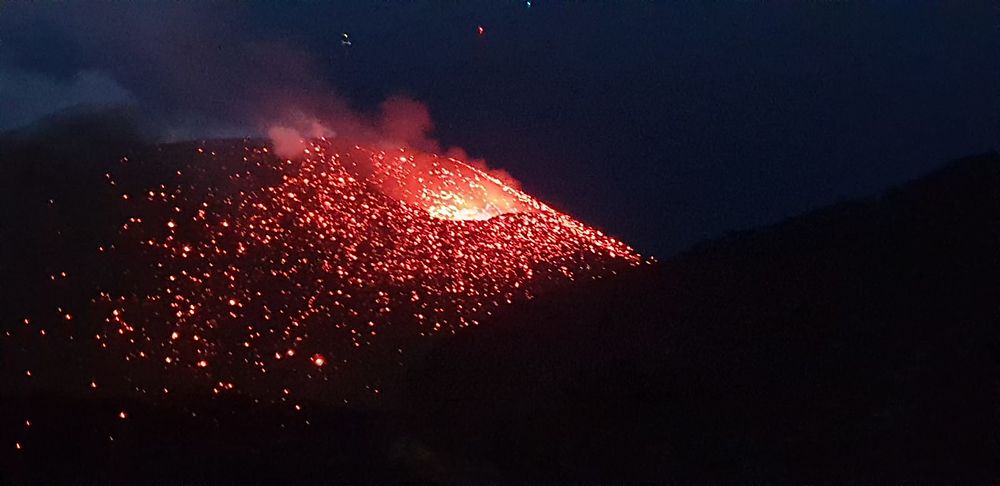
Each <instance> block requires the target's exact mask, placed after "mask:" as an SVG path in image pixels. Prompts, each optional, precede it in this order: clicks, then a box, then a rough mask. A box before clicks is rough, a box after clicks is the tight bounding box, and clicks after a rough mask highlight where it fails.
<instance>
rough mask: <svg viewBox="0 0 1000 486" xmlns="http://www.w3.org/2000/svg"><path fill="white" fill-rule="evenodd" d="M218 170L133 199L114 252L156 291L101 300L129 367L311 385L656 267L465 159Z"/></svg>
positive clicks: (311, 162)
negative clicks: (566, 291)
mask: <svg viewBox="0 0 1000 486" xmlns="http://www.w3.org/2000/svg"><path fill="white" fill-rule="evenodd" d="M216 153H217V152H216V151H210V150H202V151H199V152H198V155H196V156H194V157H197V159H198V160H197V162H196V163H192V164H190V165H188V166H185V167H183V168H182V170H178V171H177V176H176V178H175V179H174V180H172V181H171V180H167V181H163V182H162V183H160V184H159V185H158V186H157V187H153V188H150V189H149V190H148V191H144V193H145V194H147V196H148V197H144V198H132V199H129V200H124V199H122V200H120V201H121V203H122V205H123V207H124V208H125V211H127V213H128V214H133V215H135V216H133V217H131V218H129V223H128V224H126V225H124V226H123V229H122V230H121V234H120V238H119V239H120V241H119V243H118V244H116V245H115V249H116V252H112V253H114V254H119V253H120V254H121V255H122V256H121V258H128V259H129V260H128V261H127V263H126V264H127V265H128V266H129V268H138V269H142V271H143V272H145V273H143V278H145V279H149V282H148V283H144V284H143V285H142V286H141V287H139V289H140V290H136V291H135V293H133V294H125V295H111V294H103V295H102V302H104V304H105V305H107V307H108V309H107V314H106V316H107V317H106V322H107V324H108V327H107V331H106V333H105V334H104V336H103V337H104V338H107V339H114V340H116V341H117V342H118V345H117V346H118V349H123V350H124V352H125V354H126V360H127V361H129V362H130V363H136V362H149V363H158V364H159V366H162V367H164V368H166V369H169V370H178V371H180V370H186V372H187V373H189V374H192V375H199V376H207V375H211V376H212V380H213V381H210V382H209V383H210V386H212V387H215V388H217V386H216V385H217V383H219V382H224V383H238V382H240V385H239V388H240V389H246V387H245V386H244V383H245V382H246V380H247V379H248V378H247V377H248V376H256V377H258V378H253V379H254V380H263V379H265V378H266V377H269V376H272V375H274V374H275V370H279V369H292V368H295V367H296V366H300V365H307V366H304V367H303V368H302V369H303V370H309V371H302V372H298V373H295V374H294V376H295V377H297V378H296V379H316V378H321V379H325V377H326V376H327V374H329V373H334V372H336V371H337V370H339V369H343V368H344V367H346V366H350V365H351V364H352V363H356V362H358V361H359V360H363V359H365V358H364V356H366V355H365V354H364V352H363V351H364V350H365V349H367V348H370V347H375V346H378V345H379V344H380V343H381V342H383V341H385V342H386V343H387V344H386V346H387V347H389V348H390V349H391V350H392V351H393V352H394V351H395V350H396V348H397V347H399V346H402V344H399V343H403V342H405V341H404V340H402V337H401V336H410V335H412V336H430V335H434V334H438V333H442V332H449V333H451V332H455V331H456V330H458V329H461V328H466V327H471V326H476V325H478V324H479V323H480V322H481V321H482V320H484V319H486V318H488V317H489V316H490V315H492V314H493V313H494V312H496V311H497V310H498V309H500V308H501V307H503V306H506V305H509V304H511V303H513V302H515V301H518V300H524V299H530V298H532V297H534V296H535V295H537V294H538V293H541V292H545V291H547V290H549V289H553V288H557V287H559V286H561V285H567V284H569V283H571V282H574V281H577V280H592V279H599V278H604V277H607V276H610V275H614V274H616V273H617V272H619V271H621V270H624V269H627V268H630V267H634V266H637V265H639V264H641V263H642V258H641V257H640V255H638V254H637V253H636V252H635V251H634V250H633V249H632V248H630V247H629V246H628V245H626V244H625V243H622V242H621V241H619V240H616V239H614V238H612V237H609V236H607V235H604V234H603V233H601V232H600V231H598V230H596V229H594V228H591V227H589V226H587V225H585V224H583V223H581V222H579V221H577V220H575V219H573V218H572V217H570V216H568V215H566V214H563V213H561V212H558V211H556V210H554V209H552V208H550V207H549V206H547V205H545V204H543V203H542V202H540V201H538V200H536V199H535V198H533V197H531V196H529V195H528V194H525V193H524V192H522V191H520V190H517V189H515V188H513V187H510V186H509V185H506V184H504V183H503V182H502V181H501V180H499V179H497V178H496V177H493V176H491V175H490V174H487V173H486V172H484V171H482V170H479V169H477V168H475V167H472V166H470V165H468V164H465V163H464V162H462V161H459V160H455V159H450V158H444V157H438V156H434V155H428V154H422V153H415V152H411V151H407V150H402V149H399V150H394V151H389V152H386V151H380V150H371V149H366V148H362V147H359V146H355V147H352V148H349V149H346V150H343V149H337V148H335V147H334V146H333V145H332V144H331V143H327V142H325V141H322V140H318V141H313V142H311V143H310V144H309V146H308V147H307V149H306V150H305V151H304V157H302V158H301V160H294V161H293V160H287V159H279V158H277V157H275V156H274V155H273V153H271V151H270V150H268V149H267V148H266V147H255V146H245V147H235V148H233V149H232V150H231V151H229V153H226V154H225V155H226V158H222V156H217V155H216ZM238 159H239V160H238ZM128 170H136V171H138V173H142V171H143V170H144V169H143V167H142V164H141V163H140V162H138V161H136V160H130V162H129V164H128V166H127V167H126V166H123V167H122V171H125V172H127V171H128ZM181 174H183V176H181ZM168 223H169V224H168ZM180 336H191V338H190V339H188V338H184V339H179V337H180ZM394 339H395V341H394ZM407 339H409V338H407ZM388 343H392V344H388ZM399 352H400V353H402V352H403V350H402V348H400V349H399ZM359 353H361V354H359ZM148 357H153V358H156V359H152V360H147V359H146V358H148ZM168 357H169V358H170V359H166V358H168ZM282 388H287V384H286V383H284V382H281V383H280V388H278V389H282Z"/></svg>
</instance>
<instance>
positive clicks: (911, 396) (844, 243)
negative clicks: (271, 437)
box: [409, 154, 1000, 480]
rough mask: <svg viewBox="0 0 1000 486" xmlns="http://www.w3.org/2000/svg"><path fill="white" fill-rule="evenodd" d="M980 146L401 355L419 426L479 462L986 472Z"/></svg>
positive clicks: (861, 473) (723, 471)
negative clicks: (859, 194) (927, 169)
mask: <svg viewBox="0 0 1000 486" xmlns="http://www.w3.org/2000/svg"><path fill="white" fill-rule="evenodd" d="M998 296H1000V157H998V156H997V155H996V154H987V155H983V156H978V157H972V158H968V159H964V160H960V161H958V162H955V163H953V164H951V165H949V166H947V167H945V168H944V169H942V170H940V171H938V172H936V173H933V174H930V175H928V176H926V177H924V178H922V179H920V180H917V181H914V182H912V183H909V184H906V185H904V186H902V187H899V188H896V189H893V190H890V191H888V192H887V193H885V194H884V195H882V196H881V197H879V198H873V199H871V200H867V201H861V202H853V203H845V204H841V205H838V206H835V207H831V208H829V209H824V210H821V211H817V212H814V213H811V214H808V215H805V216H802V217H798V218H794V219H792V220H789V221H787V222H785V223H783V224H779V225H777V226H774V227H770V228H766V229H763V230H760V231H754V232H745V233H738V234H734V235H731V236H729V237H727V238H725V239H723V240H720V241H716V242H712V243H707V244H703V245H700V246H698V247H696V248H695V249H693V250H692V251H690V252H688V253H686V254H684V255H682V256H680V257H679V258H677V259H675V260H673V261H670V262H667V263H666V264H663V265H661V266H659V267H658V268H651V269H647V271H646V272H645V273H643V274H637V275H631V276H627V277H626V278H623V279H622V281H616V282H603V283H597V284H593V285H590V286H588V287H585V288H577V289H573V290H572V291H568V292H565V293H562V294H560V295H558V296H549V297H547V298H546V299H539V300H538V301H535V302H532V303H530V304H528V305H522V306H519V307H517V308H515V309H513V310H511V311H510V312H509V313H507V314H506V315H505V316H503V317H502V318H501V322H497V323H494V324H492V325H490V326H488V327H483V328H480V329H477V330H476V331H475V332H470V333H463V334H460V335H458V336H455V337H453V338H451V339H450V340H448V341H446V342H442V343H441V344H440V346H439V347H438V348H437V349H436V351H435V352H434V353H432V354H431V355H430V356H429V357H428V359H427V360H426V363H425V366H424V367H423V368H422V369H420V370H418V371H415V372H414V373H412V374H411V394H412V402H411V403H410V404H409V407H410V409H411V410H412V417H411V420H412V423H417V424H422V425H423V433H422V434H420V436H421V437H426V438H427V439H426V440H427V444H428V445H427V447H428V448H429V449H431V450H439V451H441V454H442V455H443V456H448V455H449V454H450V455H451V457H452V460H454V461H458V462H460V463H472V464H479V465H481V466H482V467H484V468H487V469H488V470H492V471H499V472H498V473H497V474H498V475H499V476H510V477H522V476H536V477H542V478H555V477H566V476H575V477H594V476H598V477H621V476H623V475H624V476H632V477H636V478H656V477H675V478H677V477H680V478H684V477H687V478H706V477H711V478H741V477H761V478H775V479H796V480H802V479H810V478H828V479H829V478H840V479H846V478H867V479H886V478H946V477H947V478H987V477H995V475H996V474H997V473H998V472H1000V468H998V461H997V459H996V458H997V457H998V453H1000V447H998V442H997V439H998V438H1000V437H998V432H1000V429H998V425H1000V423H998V420H997V419H998V415H997V404H998V403H1000V393H998V390H1000V367H998V366H997V364H998V360H1000V353H998V351H1000V329H998V324H1000V303H998V302H1000V299H998Z"/></svg>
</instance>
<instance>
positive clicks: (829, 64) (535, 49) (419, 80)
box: [0, 0, 1000, 257]
mask: <svg viewBox="0 0 1000 486" xmlns="http://www.w3.org/2000/svg"><path fill="white" fill-rule="evenodd" d="M619 3H621V5H619ZM478 26H483V28H484V29H485V32H484V35H479V34H478V33H477V27H478ZM342 32H348V33H349V36H350V40H351V42H352V45H351V46H350V47H345V46H343V45H341V33H342ZM998 87H1000V8H998V7H997V6H996V4H995V3H993V2H988V1H983V2H975V1H966V2H915V1H892V2H832V1H830V2H768V3H767V4H762V3H760V2H738V3H737V2H659V3H653V2H606V3H598V2H588V3H561V2H548V1H545V0H534V1H533V2H532V3H531V6H530V7H529V6H528V5H527V4H526V3H524V2H489V3H487V2H483V3H471V2H463V3H461V4H459V3H451V2H448V3H445V2H439V3H402V2H398V3H397V2H385V3H383V2H365V3H357V4H355V5H353V6H344V5H338V6H334V5H326V4H319V3H314V2H308V3H293V4H277V5H270V4H263V3H261V4H251V3H239V4H237V3H231V4H216V5H212V6H205V5H202V4H197V5H196V4H193V3H192V4H177V3H162V4H147V3H141V4H136V5H132V4H100V5H94V4H90V3H83V2H79V3H74V4H70V5H61V4H59V5H49V4H41V3H34V2H31V3H29V2H23V3H18V2H14V3H10V2H7V3H0V130H7V129H13V128H17V127H21V126H24V125H28V124H31V123H33V122H35V121H37V120H38V119H39V118H41V117H43V116H45V115H48V114H51V113H54V112H58V111H60V110H64V109H68V108H72V107H74V106H76V105H81V104H82V105H86V106H88V107H91V108H94V107H106V106H125V107H127V108H128V109H129V110H131V111H132V112H133V113H134V114H136V119H137V120H138V122H139V123H140V124H141V125H142V129H143V130H144V132H145V133H146V134H148V136H149V137H151V138H152V139H155V140H157V141H176V140H187V139H204V138H215V137H231V136H258V135H261V133H262V132H261V130H262V128H263V127H264V126H266V124H267V123H268V121H269V117H272V116H276V115H275V113H277V112H278V111H280V110H287V109H301V110H313V111H324V110H327V109H329V110H333V111H336V110H342V111H344V110H346V111H349V112H352V113H360V114H365V113H372V112H374V111H376V110H377V107H378V105H379V103H380V102H381V101H382V100H384V99H385V98H387V97H390V96H398V95H402V96H407V97H410V98H413V99H416V100H419V101H421V102H423V103H424V104H426V106H427V107H428V108H429V110H430V113H431V116H432V118H433V120H434V125H435V129H434V131H433V133H432V135H433V136H434V137H435V138H436V139H437V140H439V141H440V142H441V143H442V145H443V146H460V147H462V148H464V149H465V150H466V151H468V153H469V154H470V155H472V156H475V157H482V158H485V159H486V160H487V161H488V163H489V164H490V165H491V166H493V167H498V168H502V169H505V170H507V171H508V172H510V173H511V174H513V176H515V177H516V178H517V179H519V180H520V181H521V183H522V185H523V187H524V188H525V189H526V190H527V191H528V192H529V193H531V194H534V195H535V196H537V197H539V198H541V199H543V200H545V201H548V202H550V203H552V204H553V205H554V206H556V207H557V208H559V209H562V210H565V211H568V212H569V213H570V214H572V215H574V216H576V217H578V218H580V219H581V220H583V221H586V222H588V223H591V224H594V225H596V226H597V227H599V228H602V229H604V230H606V231H607V232H609V233H611V234H613V235H615V236H618V237H620V238H622V239H624V240H625V241H627V242H629V243H630V244H633V245H634V246H635V247H636V248H637V249H638V250H639V251H641V252H644V253H652V254H654V255H657V256H660V257H668V256H671V255H673V254H675V253H676V252H678V251H681V250H683V249H684V248H687V247H689V246H690V245H691V244H693V243H695V242H697V241H699V240H702V239H705V238H709V237H714V236H719V235H721V234H723V233H725V232H726V231H728V230H733V229H741V228H747V227H753V226H758V225H762V224H767V223H771V222H775V221H778V220H780V219H782V218H784V217H787V216H791V215H794V214H798V213H801V212H803V211H806V210H808V209H810V208H814V207H818V206H821V205H825V204H829V203H832V202H835V201H838V200H841V199H845V198H850V197H856V196H862V195H865V194H870V193H874V192H877V191H879V190H881V189H883V188H885V187H886V186H888V185H890V184H894V183H899V182H902V181H905V180H908V179H910V178H913V177H915V176H918V175H920V174H922V173H925V172H927V171H929V170H931V169H933V168H934V167H937V166H940V165H942V164H943V163H945V162H947V161H949V160H952V159H955V158H958V157H961V156H964V155H969V154H974V153H978V152H983V151H988V150H995V149H996V148H998V146H1000V89H998ZM276 107H278V108H276Z"/></svg>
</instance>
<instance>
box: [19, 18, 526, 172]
mask: <svg viewBox="0 0 1000 486" xmlns="http://www.w3.org/2000/svg"><path fill="white" fill-rule="evenodd" d="M252 12H253V11H252V9H247V8H242V7H241V6H240V5H238V4H199V5H197V6H191V5H188V4H177V3H166V2H164V3H157V2H152V3H150V2H143V3H142V4H111V3H99V4H83V3H72V2H71V3H60V4H49V3H19V4H9V5H7V6H6V7H5V8H4V10H3V12H2V15H0V68H2V69H3V71H2V72H3V73H5V74H3V75H0V102H2V104H3V105H4V106H5V107H7V106H14V107H15V109H13V110H10V109H8V110H6V111H5V113H4V115H0V130H2V129H5V128H10V127H15V126H18V125H26V124H29V123H31V122H32V121H34V120H37V119H38V118H40V117H43V116H45V115H48V114H50V113H52V112H56V111H59V110H65V109H67V108H70V107H72V106H74V105H76V104H86V105H95V104H96V105H101V106H108V107H115V106H118V107H121V106H128V107H131V108H132V110H131V112H132V113H136V114H138V117H137V120H136V123H139V124H141V125H142V131H143V132H144V133H149V134H152V138H154V139H156V140H158V141H164V142H171V141H180V140H192V139H206V138H233V137H247V136H249V137H261V136H264V137H267V138H269V139H270V140H271V141H272V142H273V143H274V145H275V148H276V150H277V151H278V153H279V154H282V155H283V156H289V157H291V156H294V155H295V154H296V153H301V150H302V148H303V147H304V146H303V142H302V140H304V139H307V138H314V137H327V138H335V139H340V140H345V141H350V142H351V143H360V144H368V145H372V146H376V147H380V148H392V147H400V146H405V147H408V148H411V149H414V150H417V151H422V152H427V153H436V154H443V155H448V156H453V157H456V158H461V159H463V160H467V161H469V158H468V155H467V154H466V153H465V152H464V150H462V149H460V148H443V147H441V146H440V144H439V143H438V141H437V140H435V139H434V138H433V137H432V134H433V130H434V123H433V120H432V118H431V114H430V110H429V109H428V107H427V106H426V105H424V104H423V103H421V102H419V101H417V100H414V99H411V98H408V97H403V96H392V97H389V98H387V99H385V100H383V101H382V102H381V103H380V104H379V105H378V106H377V107H375V108H369V109H363V108H362V109H359V108H357V107H355V106H352V104H351V103H350V102H349V101H348V100H346V99H344V98H343V97H342V96H339V95H338V94H337V93H336V92H335V90H334V87H333V85H332V83H331V82H330V81H329V78H330V75H329V72H330V68H331V66H329V65H327V64H324V63H330V62H331V61H330V60H329V59H317V58H316V56H314V55H313V53H314V51H315V49H309V48H306V47H305V46H302V45H297V44H296V41H295V37H294V36H278V35H276V34H275V33H273V32H272V33H271V34H266V33H261V32H259V29H254V28H253V26H254V22H255V21H256V22H260V21H261V20H262V19H255V18H253V17H252ZM268 35H270V36H269V37H268ZM43 54H44V55H43ZM337 67H338V66H336V65H334V66H332V69H333V71H334V72H336V69H337ZM321 68H327V69H326V72H327V74H326V75H324V74H322V73H321V72H322V71H323V69H321ZM470 162H472V163H473V164H475V165H477V166H479V167H485V163H484V162H483V161H481V160H479V161H475V160H473V161H470ZM495 175H498V176H503V177H502V178H503V179H504V180H506V181H513V179H512V178H510V177H509V174H505V173H501V172H495Z"/></svg>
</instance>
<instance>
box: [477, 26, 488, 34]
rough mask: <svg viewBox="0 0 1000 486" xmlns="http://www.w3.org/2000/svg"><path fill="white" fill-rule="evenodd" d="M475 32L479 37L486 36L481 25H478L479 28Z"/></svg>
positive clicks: (484, 29)
mask: <svg viewBox="0 0 1000 486" xmlns="http://www.w3.org/2000/svg"><path fill="white" fill-rule="evenodd" d="M476 32H478V33H479V35H481V36H482V35H486V28H485V27H483V26H482V25H480V26H478V27H476Z"/></svg>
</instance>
